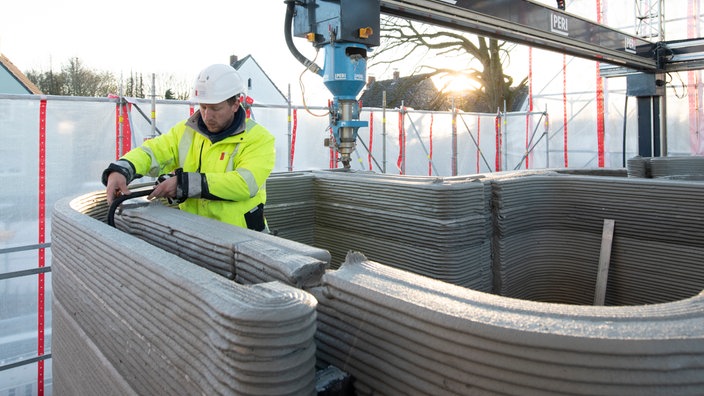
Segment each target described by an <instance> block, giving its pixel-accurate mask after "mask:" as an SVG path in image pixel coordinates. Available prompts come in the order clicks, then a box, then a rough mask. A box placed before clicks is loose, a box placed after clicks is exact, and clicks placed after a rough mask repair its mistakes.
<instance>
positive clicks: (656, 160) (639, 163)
mask: <svg viewBox="0 0 704 396" xmlns="http://www.w3.org/2000/svg"><path fill="white" fill-rule="evenodd" d="M627 169H628V176H629V177H645V178H668V179H686V180H687V179H688V180H704V157H702V156H687V157H633V158H629V160H628V168H627Z"/></svg>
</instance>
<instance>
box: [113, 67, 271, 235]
mask: <svg viewBox="0 0 704 396" xmlns="http://www.w3.org/2000/svg"><path fill="white" fill-rule="evenodd" d="M245 97H246V93H245V86H244V82H243V80H242V78H241V77H240V75H239V73H238V72H237V71H236V70H235V69H234V68H232V67H231V66H229V65H223V64H215V65H211V66H208V67H206V68H205V69H203V70H202V71H201V72H200V73H199V74H198V77H197V78H196V81H195V86H194V91H193V96H192V100H193V101H194V102H197V103H198V104H199V106H200V107H199V109H198V111H196V112H195V113H194V114H193V115H192V116H191V117H189V118H188V119H186V120H184V121H181V122H179V123H178V124H176V125H175V126H174V127H173V128H171V130H169V131H168V132H167V133H165V134H163V135H160V136H157V137H155V138H153V139H150V140H147V141H146V142H144V144H143V145H142V146H140V147H137V148H134V149H133V150H131V151H130V152H128V153H127V154H125V155H124V156H123V157H122V158H120V159H119V160H117V161H116V162H113V163H111V164H110V165H109V166H108V168H107V169H105V171H104V172H103V175H102V182H103V184H104V185H105V186H106V187H107V191H106V192H107V202H108V204H111V203H112V201H113V200H114V199H115V197H116V196H118V195H123V194H129V193H130V190H129V189H128V188H127V185H128V184H129V183H130V182H132V181H133V180H134V179H137V178H140V177H142V176H143V175H149V176H152V177H158V181H157V185H156V187H155V188H154V191H152V192H151V193H150V194H149V196H148V197H147V198H148V199H155V198H167V199H170V200H173V201H176V202H178V203H179V208H180V209H181V210H184V211H186V212H190V213H195V214H198V215H201V216H206V217H210V218H213V219H217V220H220V221H223V222H226V223H230V224H234V225H236V226H240V227H245V228H249V229H252V230H256V231H266V230H268V229H267V227H266V220H265V218H264V204H265V202H266V189H265V184H264V182H265V181H266V179H267V178H268V177H269V174H270V173H271V171H272V169H273V168H274V159H275V151H274V136H273V135H272V134H271V133H269V131H267V130H266V128H264V127H263V126H261V125H259V124H257V123H256V122H254V121H253V120H251V119H248V118H247V117H246V116H245V110H244V108H243V107H241V103H242V101H243V100H244V99H245Z"/></svg>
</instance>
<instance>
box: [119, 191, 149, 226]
mask: <svg viewBox="0 0 704 396" xmlns="http://www.w3.org/2000/svg"><path fill="white" fill-rule="evenodd" d="M152 191H154V189H151V190H143V191H133V192H131V193H130V194H128V195H120V196H119V197H117V198H115V200H114V201H112V204H111V205H110V209H109V210H108V225H109V226H111V227H115V211H116V210H117V207H118V206H120V204H122V203H123V202H124V201H126V200H128V199H132V198H138V197H144V196H146V195H149V194H151V192H152Z"/></svg>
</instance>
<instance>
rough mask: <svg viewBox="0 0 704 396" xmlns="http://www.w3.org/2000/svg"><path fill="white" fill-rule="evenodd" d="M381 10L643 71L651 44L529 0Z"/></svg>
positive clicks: (648, 68) (425, 1)
mask: <svg viewBox="0 0 704 396" xmlns="http://www.w3.org/2000/svg"><path fill="white" fill-rule="evenodd" d="M380 3H381V12H382V13H383V14H387V15H393V16H398V17H402V18H408V19H413V20H418V21H422V22H427V23H430V24H434V25H440V26H444V27H448V28H452V29H456V30H460V31H465V32H469V33H474V34H479V35H482V36H487V37H493V38H497V39H501V40H506V41H511V42H515V43H519V44H525V45H530V46H532V47H536V48H542V49H547V50H553V51H556V52H559V53H564V54H568V55H573V56H577V57H580V58H586V59H591V60H595V61H599V62H606V63H610V64H613V65H617V66H621V67H625V68H629V69H635V70H638V71H644V72H655V71H658V68H659V67H660V66H659V62H658V60H657V55H658V54H657V53H656V48H657V47H656V44H655V43H653V42H650V41H648V40H645V39H643V38H641V37H637V36H634V35H629V34H626V33H623V32H621V31H618V30H616V29H612V28H609V27H607V26H604V25H601V24H598V23H595V22H592V21H589V20H587V19H584V18H581V17H579V16H577V15H573V14H569V13H566V12H564V11H561V10H558V9H557V8H552V7H548V6H545V5H542V4H538V3H534V2H531V1H528V0H381V1H380Z"/></svg>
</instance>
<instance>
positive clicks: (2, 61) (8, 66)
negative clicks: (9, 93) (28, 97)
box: [0, 54, 42, 95]
mask: <svg viewBox="0 0 704 396" xmlns="http://www.w3.org/2000/svg"><path fill="white" fill-rule="evenodd" d="M0 67H3V68H4V69H5V70H7V71H8V73H10V75H11V76H13V77H14V78H15V79H16V80H17V82H19V83H20V84H22V86H23V87H24V88H25V89H26V90H27V93H30V94H34V95H41V94H42V91H41V90H40V89H39V88H38V87H37V86H36V85H34V83H33V82H31V81H29V79H28V78H27V76H25V75H24V73H22V72H21V71H20V69H18V68H17V66H15V65H14V64H13V63H12V62H10V60H9V59H8V58H7V57H6V56H5V55H3V54H0Z"/></svg>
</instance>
